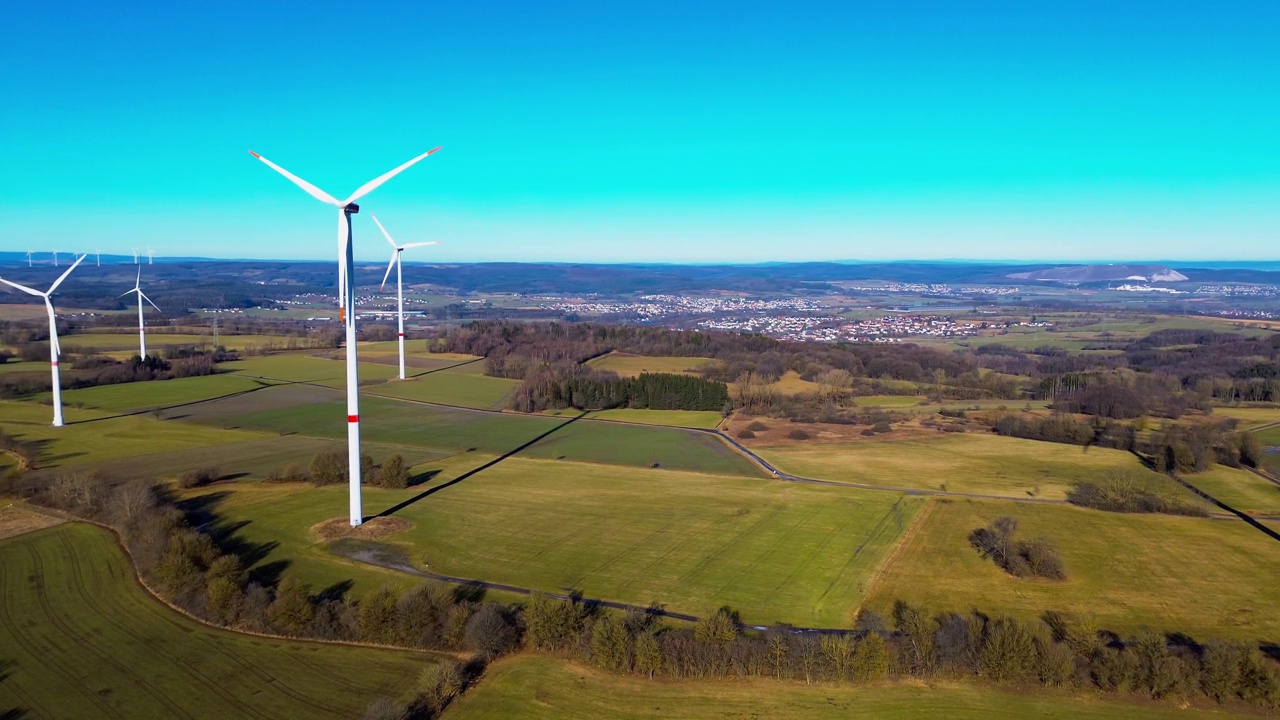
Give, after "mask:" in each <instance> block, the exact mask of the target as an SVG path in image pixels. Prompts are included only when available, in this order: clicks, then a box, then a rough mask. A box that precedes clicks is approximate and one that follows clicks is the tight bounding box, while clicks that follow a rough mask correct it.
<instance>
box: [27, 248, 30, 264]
mask: <svg viewBox="0 0 1280 720" xmlns="http://www.w3.org/2000/svg"><path fill="white" fill-rule="evenodd" d="M27 267H31V251H30V250H28V251H27Z"/></svg>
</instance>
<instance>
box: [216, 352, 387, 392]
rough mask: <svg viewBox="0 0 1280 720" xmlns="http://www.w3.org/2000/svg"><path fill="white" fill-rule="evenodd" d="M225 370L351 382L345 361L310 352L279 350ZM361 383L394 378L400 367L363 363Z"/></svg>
mask: <svg viewBox="0 0 1280 720" xmlns="http://www.w3.org/2000/svg"><path fill="white" fill-rule="evenodd" d="M218 369H219V370H221V371H224V372H234V373H240V374H242V375H248V376H250V377H265V378H270V379H272V380H281V381H288V382H304V383H316V384H318V385H324V386H326V387H332V388H345V387H346V386H347V365H346V363H345V362H341V361H338V360H332V359H329V358H323V357H316V356H314V355H311V354H308V353H278V354H275V355H263V356H258V357H250V358H245V359H243V360H236V361H234V362H228V363H220V364H219V365H218ZM359 371H360V384H362V385H363V384H366V383H376V382H382V381H386V380H391V379H393V378H395V377H397V376H398V374H399V370H398V369H397V368H395V367H393V366H391V365H387V364H381V363H366V362H362V363H360V367H359Z"/></svg>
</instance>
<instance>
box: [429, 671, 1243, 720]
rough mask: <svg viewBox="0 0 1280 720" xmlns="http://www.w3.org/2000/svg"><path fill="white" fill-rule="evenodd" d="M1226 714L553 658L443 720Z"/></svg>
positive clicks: (940, 685) (489, 682)
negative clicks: (655, 673) (715, 675)
mask: <svg viewBox="0 0 1280 720" xmlns="http://www.w3.org/2000/svg"><path fill="white" fill-rule="evenodd" d="M1188 712H1194V713H1196V717H1222V718H1227V717H1253V715H1252V714H1251V713H1245V714H1243V715H1239V716H1237V715H1232V714H1231V713H1227V712H1223V711H1222V710H1220V709H1218V708H1216V707H1208V706H1199V707H1195V708H1194V709H1184V708H1181V707H1178V706H1177V705H1175V704H1173V703H1172V702H1170V703H1144V704H1138V703H1131V702H1125V701H1124V700H1121V699H1112V700H1104V699H1101V698H1099V697H1098V695H1097V694H1095V693H1069V692H1053V691H1046V690H1043V689H1040V688H1037V690H1036V692H1034V693H1027V692H1018V691H1016V690H1014V689H1002V688H993V687H985V686H982V685H978V684H976V683H958V682H954V681H947V680H936V679H935V680H930V681H929V682H927V683H924V682H906V681H904V682H880V683H875V684H873V685H862V684H859V685H844V686H837V685H830V684H825V685H813V686H805V685H801V684H799V683H779V682H776V681H774V680H766V679H751V680H738V679H735V680H678V681H677V680H647V679H644V678H640V677H636V676H634V675H611V674H608V673H603V672H600V671H598V670H595V669H592V668H588V667H585V666H583V665H579V664H576V663H571V662H568V661H566V660H562V659H559V658H554V657H546V656H537V655H520V656H516V657H511V658H507V659H505V660H501V661H499V662H498V663H496V664H495V665H494V666H493V667H492V668H490V669H489V670H488V671H487V672H486V673H485V677H484V680H483V681H481V682H480V684H478V685H476V686H475V687H473V688H471V689H470V690H468V691H467V693H466V694H465V695H463V696H462V698H460V699H459V700H458V701H456V703H455V704H454V705H452V706H451V707H450V708H449V709H448V710H447V711H446V712H445V714H444V720H500V719H501V720H505V718H516V717H518V718H530V719H534V720H536V719H537V718H546V719H547V720H575V719H577V718H581V719H582V720H588V719H594V718H616V719H617V720H641V719H642V718H671V719H673V720H681V719H683V718H796V719H797V720H805V719H809V718H812V719H815V720H816V719H817V718H833V717H839V718H877V719H878V718H889V719H892V718H948V719H949V720H987V719H988V718H996V719H999V718H1008V719H1010V720H1013V719H1017V720H1021V719H1022V718H1056V719H1058V720H1095V719H1096V720H1102V719H1103V718H1117V717H1124V718H1132V719H1133V720H1174V719H1175V718H1185V717H1187V713H1188Z"/></svg>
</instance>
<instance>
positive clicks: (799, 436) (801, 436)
mask: <svg viewBox="0 0 1280 720" xmlns="http://www.w3.org/2000/svg"><path fill="white" fill-rule="evenodd" d="M787 437H789V438H791V439H792V440H808V439H809V433H808V432H807V431H804V430H801V429H800V428H796V429H795V430H792V431H791V432H789V433H787Z"/></svg>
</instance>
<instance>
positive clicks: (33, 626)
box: [0, 524, 432, 718]
mask: <svg viewBox="0 0 1280 720" xmlns="http://www.w3.org/2000/svg"><path fill="white" fill-rule="evenodd" d="M0 554H2V555H3V556H4V558H5V561H4V563H3V564H0V603H3V609H2V611H0V658H3V659H4V660H6V661H8V662H9V663H12V664H10V665H8V666H7V667H6V668H5V672H6V673H7V674H8V677H5V678H4V679H3V683H2V684H0V698H3V701H0V707H3V708H5V709H8V708H9V707H10V706H15V705H16V706H17V708H18V709H19V710H20V711H25V712H29V713H31V714H32V715H35V716H39V717H64V718H71V717H74V718H92V717H115V718H120V717H236V718H279V717H303V716H305V717H317V718H318V717H326V718H351V717H356V716H357V715H358V714H359V713H361V712H362V711H363V710H364V708H365V707H366V706H367V705H368V704H369V703H370V702H371V701H372V700H374V699H376V698H377V697H380V696H400V695H402V694H406V693H407V691H409V690H410V689H411V688H412V687H413V686H414V683H415V681H416V679H417V677H418V676H419V673H421V672H422V670H423V669H424V668H425V667H427V666H428V665H429V664H430V663H431V662H432V660H431V658H430V656H428V655H423V654H415V653H409V652H399V651H388V650H373V649H366V648H354V647H343V646H336V645H320V644H310V643H297V642H288V641H280V640H271V639H266V638H258V637H250V636H246V635H238V634H236V633H231V632H225V631H219V630H214V629H212V628H208V627H205V626H203V625H199V624H197V623H195V622H193V621H190V620H188V619H187V618H185V617H183V616H181V615H178V614H177V613H175V612H173V611H171V610H169V609H168V608H166V607H164V606H163V605H161V604H159V603H158V602H156V601H155V600H154V599H153V598H151V597H149V596H148V595H146V594H144V592H143V591H142V589H141V588H139V587H138V585H137V584H136V582H135V581H134V579H133V574H132V570H131V569H130V568H129V567H128V565H127V561H126V560H125V558H124V556H123V554H122V553H121V552H120V550H119V549H118V547H117V546H116V544H115V543H114V542H113V541H112V540H111V538H110V536H109V535H108V534H107V533H106V532H105V531H103V530H99V529H97V528H94V527H91V526H87V525H75V524H73V525H62V526H59V527H56V528H50V529H47V530H41V531H38V532H35V533H31V534H28V535H23V536H19V537H16V538H11V539H8V540H3V541H0Z"/></svg>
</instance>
